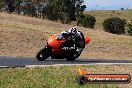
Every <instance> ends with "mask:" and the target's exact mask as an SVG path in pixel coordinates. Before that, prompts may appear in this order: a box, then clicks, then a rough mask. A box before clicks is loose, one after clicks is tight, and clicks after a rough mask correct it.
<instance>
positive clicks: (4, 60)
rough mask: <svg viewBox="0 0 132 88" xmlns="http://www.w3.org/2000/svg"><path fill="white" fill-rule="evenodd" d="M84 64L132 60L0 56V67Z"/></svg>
mask: <svg viewBox="0 0 132 88" xmlns="http://www.w3.org/2000/svg"><path fill="white" fill-rule="evenodd" d="M83 64H84V65H86V64H132V60H105V59H81V58H78V59H76V60H75V61H66V60H65V59H50V58H48V59H47V60H45V61H38V60H37V59H36V58H35V57H7V56H0V67H4V66H10V67H15V66H20V67H23V66H31V65H33V66H42V65H43V66H47V65H83Z"/></svg>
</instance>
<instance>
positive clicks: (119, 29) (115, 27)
mask: <svg viewBox="0 0 132 88" xmlns="http://www.w3.org/2000/svg"><path fill="white" fill-rule="evenodd" d="M125 26H126V20H125V19H120V18H118V17H113V18H108V19H105V21H104V23H103V27H104V30H105V31H106V32H110V33H114V34H125Z"/></svg>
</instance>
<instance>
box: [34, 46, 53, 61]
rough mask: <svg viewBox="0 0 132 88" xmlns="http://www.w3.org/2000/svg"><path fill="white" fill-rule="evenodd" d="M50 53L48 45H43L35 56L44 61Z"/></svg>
mask: <svg viewBox="0 0 132 88" xmlns="http://www.w3.org/2000/svg"><path fill="white" fill-rule="evenodd" d="M50 53H51V52H49V49H48V47H44V48H42V49H41V50H40V51H39V52H38V53H37V55H36V58H37V60H39V61H44V60H45V59H47V58H48V57H49V56H50Z"/></svg>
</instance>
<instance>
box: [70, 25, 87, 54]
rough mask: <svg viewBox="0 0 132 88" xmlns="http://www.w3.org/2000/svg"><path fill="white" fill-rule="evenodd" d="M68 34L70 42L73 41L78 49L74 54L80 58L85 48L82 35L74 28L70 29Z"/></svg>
mask: <svg viewBox="0 0 132 88" xmlns="http://www.w3.org/2000/svg"><path fill="white" fill-rule="evenodd" d="M68 33H69V34H70V35H71V36H72V40H73V41H74V43H75V45H76V47H78V49H77V50H76V53H77V54H78V55H79V56H80V54H81V52H82V51H83V49H84V47H85V39H84V35H83V33H82V32H81V31H77V29H76V27H72V28H70V29H69V30H68Z"/></svg>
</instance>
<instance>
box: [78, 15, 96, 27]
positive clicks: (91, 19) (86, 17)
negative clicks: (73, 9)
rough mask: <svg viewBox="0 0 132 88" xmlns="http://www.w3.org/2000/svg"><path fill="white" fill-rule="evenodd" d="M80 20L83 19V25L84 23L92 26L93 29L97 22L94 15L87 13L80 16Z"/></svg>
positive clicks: (85, 25)
mask: <svg viewBox="0 0 132 88" xmlns="http://www.w3.org/2000/svg"><path fill="white" fill-rule="evenodd" d="M80 20H81V25H83V26H84V27H87V28H92V29H93V28H94V25H95V22H96V18H95V17H94V16H91V15H88V14H85V15H82V16H81V17H80Z"/></svg>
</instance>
